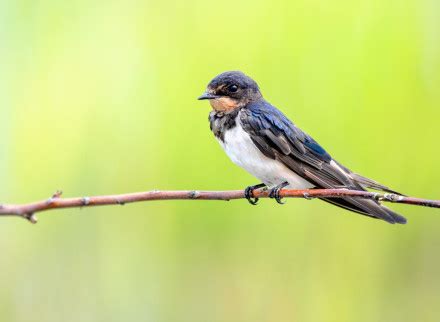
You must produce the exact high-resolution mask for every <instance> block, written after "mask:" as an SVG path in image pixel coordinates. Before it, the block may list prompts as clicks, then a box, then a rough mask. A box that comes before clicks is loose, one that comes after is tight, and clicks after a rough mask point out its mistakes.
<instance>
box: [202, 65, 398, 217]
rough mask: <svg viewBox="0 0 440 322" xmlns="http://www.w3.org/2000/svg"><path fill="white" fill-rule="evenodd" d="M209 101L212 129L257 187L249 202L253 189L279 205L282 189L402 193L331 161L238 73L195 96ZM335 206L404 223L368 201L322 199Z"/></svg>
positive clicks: (254, 200)
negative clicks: (254, 178)
mask: <svg viewBox="0 0 440 322" xmlns="http://www.w3.org/2000/svg"><path fill="white" fill-rule="evenodd" d="M198 99H199V100H208V101H209V103H210V105H211V107H212V111H211V112H210V113H209V123H210V128H211V131H212V132H213V133H214V136H215V137H216V139H217V140H218V142H219V143H220V145H221V146H222V148H223V149H224V150H225V152H226V154H227V155H228V156H229V158H230V159H231V160H232V161H233V162H234V163H235V164H237V165H238V166H240V167H242V168H243V169H245V170H246V171H248V172H249V173H250V174H251V175H253V176H254V177H256V178H257V179H258V180H259V181H261V183H260V184H256V185H253V186H249V187H247V188H246V189H245V197H246V199H247V200H248V201H249V202H250V203H251V204H256V203H257V201H258V199H257V198H254V197H253V191H254V190H255V189H259V188H263V189H269V191H270V192H269V197H270V198H273V199H275V200H276V201H277V202H278V203H283V202H282V200H281V198H280V190H281V189H283V188H290V189H314V188H316V189H334V188H346V189H350V190H359V191H367V188H369V189H374V190H379V191H385V192H390V193H395V194H399V195H401V194H400V193H398V192H396V191H393V190H391V189H389V188H388V187H386V186H384V185H381V184H379V183H378V182H376V181H373V180H371V179H368V178H366V177H363V176H361V175H359V174H356V173H354V172H352V171H350V170H349V169H348V168H346V167H344V166H343V165H342V164H340V163H339V162H337V161H336V160H335V159H333V158H332V157H331V156H330V154H329V153H327V151H326V150H324V148H323V147H322V146H320V145H319V144H318V143H317V142H316V141H315V140H314V139H313V138H312V137H311V136H309V135H308V134H306V133H305V132H304V131H302V130H301V129H300V128H298V127H297V126H296V125H295V124H294V123H293V122H292V121H290V120H289V119H288V118H287V117H286V116H285V115H284V114H283V113H282V112H281V111H280V110H278V109H277V108H276V107H274V106H273V105H271V104H270V103H269V102H267V101H266V100H265V99H264V98H263V95H262V94H261V91H260V88H259V86H258V84H257V83H256V82H255V81H254V80H253V79H251V78H250V77H248V76H247V75H245V74H244V73H242V72H240V71H228V72H224V73H222V74H220V75H218V76H216V77H215V78H214V79H212V80H211V82H210V83H209V84H208V86H207V88H206V91H205V92H204V93H203V94H202V95H201V96H200V97H199V98H198ZM320 199H322V200H323V201H326V202H329V203H331V204H333V205H336V206H339V207H342V208H345V209H347V210H350V211H353V212H355V213H359V214H362V215H365V216H369V217H372V218H377V219H382V220H384V221H386V222H388V223H391V224H394V223H398V224H405V223H406V219H405V218H404V217H403V216H401V215H399V214H397V213H395V212H394V211H392V210H391V209H389V208H387V207H385V206H383V205H382V204H380V202H379V201H376V200H372V199H360V198H352V197H341V198H320Z"/></svg>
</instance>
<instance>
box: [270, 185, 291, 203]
mask: <svg viewBox="0 0 440 322" xmlns="http://www.w3.org/2000/svg"><path fill="white" fill-rule="evenodd" d="M288 185H289V183H288V182H283V183H282V184H280V185H278V186H276V187H275V188H272V190H270V193H269V198H272V199H275V200H276V201H277V202H278V203H279V204H280V205H283V204H285V202H283V201H282V199H283V198H282V197H281V196H280V191H281V189H283V188H284V187H286V186H288Z"/></svg>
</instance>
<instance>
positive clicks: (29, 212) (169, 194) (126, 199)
mask: <svg viewBox="0 0 440 322" xmlns="http://www.w3.org/2000/svg"><path fill="white" fill-rule="evenodd" d="M253 194H254V197H256V198H268V197H269V191H267V190H255V191H254V192H253ZM280 196H281V197H284V198H306V199H313V198H339V197H356V198H364V199H375V200H378V201H387V202H393V203H403V204H409V205H416V206H424V207H433V208H440V200H427V199H420V198H414V197H405V196H400V195H396V194H391V193H385V194H381V193H376V192H368V191H356V190H347V189H310V190H289V189H283V190H281V192H280ZM244 198H245V196H244V191H243V190H230V191H197V190H181V191H157V190H154V191H146V192H135V193H127V194H119V195H107V196H94V197H77V198H61V191H57V192H56V193H55V194H53V195H52V197H51V198H49V199H47V200H42V201H37V202H32V203H29V204H24V205H11V204H9V205H8V204H3V205H0V216H17V217H21V218H24V219H27V220H29V221H30V222H31V223H36V222H37V218H36V216H35V214H36V213H37V212H41V211H46V210H50V209H61V208H82V207H95V206H105V205H124V204H126V203H132V202H140V201H152V200H184V199H188V200H225V201H229V200H232V199H244Z"/></svg>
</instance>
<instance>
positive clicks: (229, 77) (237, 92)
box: [198, 71, 262, 113]
mask: <svg viewBox="0 0 440 322" xmlns="http://www.w3.org/2000/svg"><path fill="white" fill-rule="evenodd" d="M261 98H262V96H261V93H260V88H259V87H258V85H257V83H256V82H255V81H254V80H253V79H252V78H250V77H249V76H246V75H245V74H243V73H242V72H240V71H230V72H224V73H221V74H220V75H218V76H216V77H215V78H214V79H213V80H212V81H211V82H210V83H209V84H208V87H207V88H206V91H205V92H204V93H203V94H202V95H201V96H200V97H199V98H198V99H199V100H209V103H210V104H211V106H212V108H213V109H214V110H216V111H219V112H226V113H227V112H230V111H233V110H235V109H237V108H241V107H243V106H246V104H248V103H250V102H252V101H256V100H259V99H261Z"/></svg>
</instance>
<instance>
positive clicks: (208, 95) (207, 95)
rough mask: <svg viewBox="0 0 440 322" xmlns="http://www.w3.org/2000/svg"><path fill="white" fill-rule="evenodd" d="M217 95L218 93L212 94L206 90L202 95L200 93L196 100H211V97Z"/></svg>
mask: <svg viewBox="0 0 440 322" xmlns="http://www.w3.org/2000/svg"><path fill="white" fill-rule="evenodd" d="M218 97H219V96H218V95H214V94H212V93H209V92H207V91H206V92H204V93H203V94H202V95H200V96H199V97H198V98H197V99H198V100H211V99H214V98H218Z"/></svg>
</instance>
